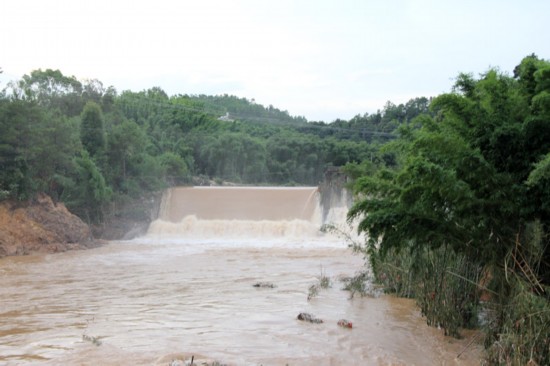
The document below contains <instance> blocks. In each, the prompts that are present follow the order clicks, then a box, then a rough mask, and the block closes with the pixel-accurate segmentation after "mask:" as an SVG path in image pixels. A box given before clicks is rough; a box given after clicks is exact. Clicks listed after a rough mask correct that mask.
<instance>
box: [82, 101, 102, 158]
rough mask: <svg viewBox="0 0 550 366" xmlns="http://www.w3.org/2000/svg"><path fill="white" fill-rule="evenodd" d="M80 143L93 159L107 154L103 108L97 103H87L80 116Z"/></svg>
mask: <svg viewBox="0 0 550 366" xmlns="http://www.w3.org/2000/svg"><path fill="white" fill-rule="evenodd" d="M80 119H81V124H80V141H82V146H84V149H86V151H87V152H88V153H89V154H90V156H91V157H93V158H98V157H100V156H101V155H103V154H104V153H105V148H106V138H105V130H104V126H103V114H102V112H101V107H100V106H99V105H98V104H97V103H95V102H91V101H90V102H87V103H86V105H85V106H84V109H83V110H82V114H81V115H80Z"/></svg>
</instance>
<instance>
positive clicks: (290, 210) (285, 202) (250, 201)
mask: <svg viewBox="0 0 550 366" xmlns="http://www.w3.org/2000/svg"><path fill="white" fill-rule="evenodd" d="M319 195H320V193H319V189H318V188H317V187H178V188H172V189H169V190H167V191H166V192H165V194H164V195H163V201H162V204H161V210H160V214H159V218H158V219H157V220H155V221H154V222H153V223H152V224H151V226H150V228H149V230H148V233H147V236H148V237H149V238H155V239H169V238H176V237H179V238H208V237H210V238H212V237H217V238H220V237H222V238H235V237H236V238H264V239H265V238H276V237H295V238H299V237H315V236H319V235H322V233H321V232H320V228H321V226H322V225H323V224H324V223H325V222H323V220H322V216H323V215H322V208H321V199H320V196H319ZM331 212H332V213H333V214H331V215H329V217H328V219H330V220H332V221H333V220H339V221H342V220H343V218H344V219H345V212H347V208H346V207H334V208H332V209H331ZM335 213H337V214H338V215H340V217H336V216H335V215H334V214H335Z"/></svg>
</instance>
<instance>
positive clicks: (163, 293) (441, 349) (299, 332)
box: [0, 218, 480, 365]
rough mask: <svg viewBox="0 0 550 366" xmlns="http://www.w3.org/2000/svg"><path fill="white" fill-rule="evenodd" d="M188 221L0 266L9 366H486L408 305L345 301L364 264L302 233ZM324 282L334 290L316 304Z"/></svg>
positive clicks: (0, 339)
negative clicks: (207, 361)
mask: <svg viewBox="0 0 550 366" xmlns="http://www.w3.org/2000/svg"><path fill="white" fill-rule="evenodd" d="M165 219H166V218H165ZM191 221H192V222H194V224H190V223H189V222H188V223H187V224H186V225H187V226H185V227H186V229H181V230H177V229H176V228H175V227H174V225H175V226H178V225H180V226H181V222H180V224H178V223H174V222H169V220H167V221H164V220H163V221H161V222H157V223H156V224H155V225H153V226H152V229H151V230H150V232H149V234H148V235H147V236H146V237H144V238H139V239H136V240H133V241H127V242H111V243H109V244H107V245H105V246H103V247H100V248H95V249H91V250H85V251H74V252H67V253H60V254H51V255H43V254H41V255H31V256H24V257H9V258H3V259H0V278H1V281H2V286H1V287H0V297H1V304H0V364H3V365H33V364H38V365H170V364H171V363H172V361H173V360H178V359H179V360H183V359H187V360H189V359H190V356H191V355H196V357H197V358H200V357H202V356H205V357H208V358H211V359H215V360H219V361H220V362H223V363H226V364H230V365H287V364H288V365H477V364H479V357H480V351H479V347H478V346H473V347H468V348H467V349H466V351H465V352H463V353H462V355H461V356H460V357H459V358H457V355H458V354H459V353H461V352H462V351H463V350H464V349H465V348H466V346H467V344H468V343H469V340H470V338H471V336H472V334H469V333H466V334H465V335H466V337H465V338H464V339H461V340H456V339H453V338H447V337H444V336H443V335H442V332H441V331H440V330H437V329H435V328H429V327H427V326H426V325H425V321H424V319H423V318H422V317H421V316H420V314H419V311H418V309H417V308H416V307H415V305H414V302H413V301H411V300H406V299H398V298H395V297H392V296H386V295H382V296H379V297H359V296H355V297H354V298H350V294H349V292H346V291H343V290H342V287H343V284H342V283H341V282H340V281H339V278H342V277H345V276H351V275H354V274H355V273H357V272H358V271H360V270H362V269H363V264H364V261H363V258H362V257H361V256H358V255H354V254H353V253H351V251H350V250H349V249H348V248H347V245H346V244H345V243H343V242H342V241H341V240H340V239H338V238H335V237H330V236H326V235H322V234H320V233H317V234H315V235H312V234H311V232H310V229H308V230H305V232H306V234H305V235H300V234H299V232H300V230H301V229H300V228H302V226H303V225H305V224H304V223H303V222H300V223H297V222H294V223H290V222H288V223H286V224H284V223H282V222H280V221H278V222H271V223H269V222H262V223H261V224H260V223H256V224H255V225H262V226H263V229H262V230H261V231H262V232H265V231H266V230H267V231H268V232H270V233H272V235H266V236H263V237H261V238H260V237H258V236H252V237H250V236H249V237H243V236H242V235H228V232H233V233H235V230H234V229H235V227H236V226H238V225H237V223H235V222H232V221H231V220H226V221H224V222H217V223H212V222H209V223H204V222H202V221H203V220H202V219H200V218H194V219H193V220H191ZM283 221H284V220H283ZM213 225H214V226H216V225H218V226H219V225H222V226H223V225H225V226H226V228H225V229H223V228H220V231H219V232H221V233H225V235H226V236H225V237H223V239H222V237H220V236H219V235H213V236H212V237H207V236H204V235H202V237H198V236H199V235H196V236H186V235H185V232H189V231H190V230H191V231H192V232H195V233H196V227H197V226H199V227H201V229H200V230H199V232H203V231H202V230H203V229H204V228H205V227H207V228H208V227H211V226H213ZM239 225H243V224H242V223H240V224H239ZM281 225H282V226H284V227H292V229H288V228H287V229H281ZM271 226H275V227H277V228H276V229H273V228H271V229H266V227H271ZM306 226H307V225H306ZM190 227H191V229H190ZM239 227H240V226H239ZM252 232H254V231H253V230H252ZM321 274H323V275H325V276H328V277H330V279H331V282H332V286H331V287H330V288H328V289H325V290H323V289H322V290H320V292H319V294H318V295H317V296H316V297H314V298H312V299H310V300H309V301H308V288H309V286H311V285H312V284H316V283H318V280H319V277H320V276H321ZM259 281H263V282H271V283H273V284H274V285H275V286H276V287H274V288H256V287H253V284H255V283H256V282H259ZM300 312H308V313H311V314H313V315H315V316H316V317H318V318H321V319H323V321H324V322H323V323H322V324H312V323H307V322H302V321H299V320H297V318H296V317H297V315H298V314H299V313H300ZM339 319H347V320H349V321H351V322H352V323H353V328H352V329H347V328H342V327H339V326H338V325H337V322H338V320H339ZM188 363H189V362H188ZM181 364H184V363H181Z"/></svg>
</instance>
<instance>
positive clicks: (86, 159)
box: [62, 151, 112, 223]
mask: <svg viewBox="0 0 550 366" xmlns="http://www.w3.org/2000/svg"><path fill="white" fill-rule="evenodd" d="M75 165H76V172H75V175H74V176H73V177H72V179H73V184H70V185H69V186H68V187H67V189H66V190H65V191H64V194H63V196H62V199H63V201H64V202H66V203H67V206H68V207H69V208H70V209H71V210H72V211H74V212H75V213H76V214H77V215H78V216H80V217H82V218H84V219H86V220H87V221H88V222H94V223H98V222H101V221H102V220H103V217H104V208H105V204H107V203H108V202H109V200H110V199H111V195H112V191H111V189H110V188H109V187H108V185H107V184H106V182H105V178H104V177H103V175H102V174H101V172H100V171H99V169H98V167H97V166H96V164H95V163H94V161H93V160H92V159H91V157H90V155H89V154H88V152H86V151H83V152H82V155H81V156H80V157H76V158H75Z"/></svg>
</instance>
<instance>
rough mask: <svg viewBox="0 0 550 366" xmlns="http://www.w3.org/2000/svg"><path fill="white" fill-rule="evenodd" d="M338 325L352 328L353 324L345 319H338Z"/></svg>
mask: <svg viewBox="0 0 550 366" xmlns="http://www.w3.org/2000/svg"><path fill="white" fill-rule="evenodd" d="M338 325H339V326H341V327H342V328H353V324H352V323H351V322H350V321H348V320H346V319H340V320H338Z"/></svg>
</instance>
